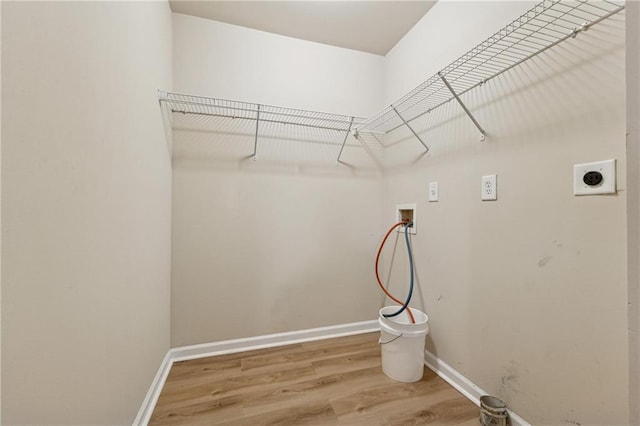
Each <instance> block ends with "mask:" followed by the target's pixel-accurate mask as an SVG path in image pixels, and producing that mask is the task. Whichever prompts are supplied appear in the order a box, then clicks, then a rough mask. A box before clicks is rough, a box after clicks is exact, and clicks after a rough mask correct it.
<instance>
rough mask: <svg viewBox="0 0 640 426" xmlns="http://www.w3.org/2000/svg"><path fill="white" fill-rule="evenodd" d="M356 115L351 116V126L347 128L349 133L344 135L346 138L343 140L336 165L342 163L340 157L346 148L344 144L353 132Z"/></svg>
mask: <svg viewBox="0 0 640 426" xmlns="http://www.w3.org/2000/svg"><path fill="white" fill-rule="evenodd" d="M354 119H355V117H351V121H350V122H349V128H348V129H347V134H346V135H344V140H343V141H342V146H341V147H340V152H339V153H338V158H336V166H337V165H338V164H340V157H341V156H342V151H343V150H344V146H345V144H346V143H347V139H348V138H349V133H351V127H352V126H353V120H354Z"/></svg>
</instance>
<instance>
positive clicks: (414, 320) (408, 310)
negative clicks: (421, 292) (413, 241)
mask: <svg viewBox="0 0 640 426" xmlns="http://www.w3.org/2000/svg"><path fill="white" fill-rule="evenodd" d="M405 223H406V222H405V221H402V222H398V223H396V224H395V225H393V226H392V227H391V229H389V231H387V235H385V236H384V238H383V239H382V242H381V243H380V247H379V248H378V254H377V255H376V280H378V285H379V286H380V288H381V289H382V291H383V292H384V294H386V295H387V297H389V299H391V300H393V301H394V302H396V303H398V304H400V305H404V303H405V302H403V301H402V300H398V299H396V298H395V297H393V295H392V294H391V293H389V292H388V291H387V289H386V288H385V287H384V284H382V280H381V279H380V274H379V273H378V263H379V262H380V254H381V253H382V248H383V247H384V243H385V242H386V241H387V238H389V235H391V233H392V232H393V230H394V229H396V228H397V227H398V226H401V225H404V224H405ZM407 312H408V313H409V318H411V322H412V323H413V324H415V323H416V319H415V318H414V317H413V312H411V309H410V308H409V307H408V306H407Z"/></svg>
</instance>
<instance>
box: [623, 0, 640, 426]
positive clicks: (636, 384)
mask: <svg viewBox="0 0 640 426" xmlns="http://www.w3.org/2000/svg"><path fill="white" fill-rule="evenodd" d="M639 52H640V3H638V2H627V5H626V58H627V61H626V63H627V68H626V75H627V76H628V77H627V181H628V189H629V193H628V196H627V243H628V254H627V269H628V280H629V290H628V294H629V296H628V297H629V424H639V423H640V335H639V332H640V84H639V82H638V78H637V76H638V75H639V74H640V53H639Z"/></svg>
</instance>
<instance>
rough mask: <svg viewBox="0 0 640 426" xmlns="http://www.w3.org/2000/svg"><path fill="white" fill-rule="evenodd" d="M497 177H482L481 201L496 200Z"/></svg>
mask: <svg viewBox="0 0 640 426" xmlns="http://www.w3.org/2000/svg"><path fill="white" fill-rule="evenodd" d="M497 182H498V175H488V176H482V187H481V188H480V191H481V197H480V198H481V199H482V201H494V200H497V199H498V185H497Z"/></svg>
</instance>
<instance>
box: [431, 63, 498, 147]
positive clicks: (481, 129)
mask: <svg viewBox="0 0 640 426" xmlns="http://www.w3.org/2000/svg"><path fill="white" fill-rule="evenodd" d="M438 76H439V77H440V79H441V80H442V82H443V83H444V85H445V86H447V89H449V91H450V92H451V94H452V95H453V97H454V98H455V99H456V101H458V103H459V104H460V106H461V107H462V109H463V110H464V112H465V113H466V114H467V115H468V116H469V118H470V119H471V121H473V124H474V125H475V126H476V128H477V129H478V130H479V131H480V140H481V141H483V140H485V138H486V134H487V132H485V131H484V129H483V128H482V126H480V123H478V121H477V120H476V118H475V117H474V116H473V114H471V111H469V109H468V108H467V106H466V105H465V104H464V102H462V99H460V96H458V94H457V93H456V92H455V90H453V87H451V84H449V82H448V81H447V79H446V78H444V75H443V74H442V72H439V73H438Z"/></svg>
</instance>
